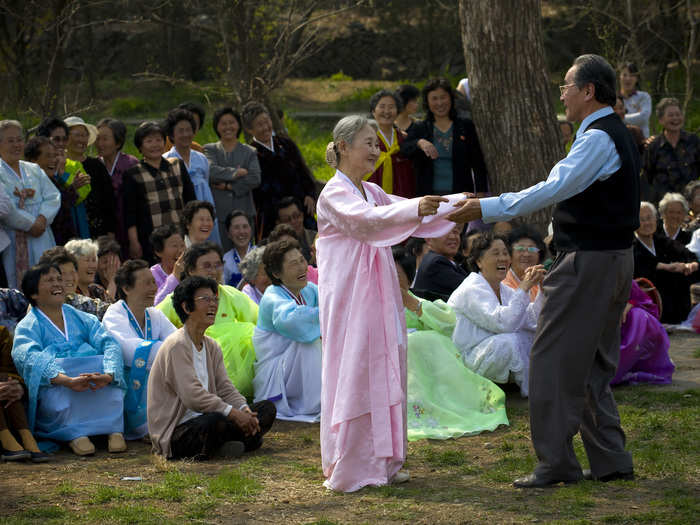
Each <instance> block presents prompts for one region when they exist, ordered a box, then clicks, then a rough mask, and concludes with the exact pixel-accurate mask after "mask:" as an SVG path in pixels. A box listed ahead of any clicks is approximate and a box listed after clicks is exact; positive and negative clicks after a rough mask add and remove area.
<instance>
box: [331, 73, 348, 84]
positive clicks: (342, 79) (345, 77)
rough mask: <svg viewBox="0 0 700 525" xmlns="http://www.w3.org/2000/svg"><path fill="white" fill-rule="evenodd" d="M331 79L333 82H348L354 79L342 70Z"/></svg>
mask: <svg viewBox="0 0 700 525" xmlns="http://www.w3.org/2000/svg"><path fill="white" fill-rule="evenodd" d="M329 80H330V81H331V82H348V81H350V80H352V77H351V76H350V75H346V74H345V73H343V72H342V71H338V72H337V73H335V74H333V75H331V76H330V77H329Z"/></svg>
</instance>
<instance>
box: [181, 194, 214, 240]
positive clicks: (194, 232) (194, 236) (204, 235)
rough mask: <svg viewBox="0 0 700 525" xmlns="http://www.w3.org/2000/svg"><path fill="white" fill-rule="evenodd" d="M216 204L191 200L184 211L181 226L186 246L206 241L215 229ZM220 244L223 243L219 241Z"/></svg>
mask: <svg viewBox="0 0 700 525" xmlns="http://www.w3.org/2000/svg"><path fill="white" fill-rule="evenodd" d="M215 217H216V216H215V215H214V206H212V205H211V203H209V202H207V201H190V202H188V203H187V206H185V210H184V211H183V212H182V220H181V222H180V226H181V228H182V234H183V235H184V236H185V246H186V247H187V248H189V247H190V246H192V245H193V244H197V243H200V242H204V241H206V240H207V239H208V238H209V237H210V235H211V232H212V231H213V230H214V228H215V226H214V220H215ZM216 244H218V245H219V246H221V243H219V242H217V243H216Z"/></svg>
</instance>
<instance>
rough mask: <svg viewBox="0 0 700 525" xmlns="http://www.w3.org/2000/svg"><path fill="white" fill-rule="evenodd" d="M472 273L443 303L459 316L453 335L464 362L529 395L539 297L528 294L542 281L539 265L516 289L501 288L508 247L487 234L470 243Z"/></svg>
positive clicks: (506, 270) (541, 268)
mask: <svg viewBox="0 0 700 525" xmlns="http://www.w3.org/2000/svg"><path fill="white" fill-rule="evenodd" d="M470 257H471V259H472V263H473V264H474V265H475V266H476V268H475V269H478V272H472V273H470V274H469V276H468V277H467V278H466V279H465V280H464V281H463V282H462V284H460V285H459V288H457V289H456V290H455V291H454V292H453V293H452V295H451V296H450V300H449V301H448V302H447V304H448V305H450V306H451V307H452V309H453V310H454V312H455V314H456V316H457V325H456V326H455V330H454V333H453V334H452V341H453V342H454V343H455V345H456V346H457V348H458V349H459V351H460V353H461V354H462V359H463V360H464V364H465V365H466V366H467V368H469V369H470V370H472V371H474V372H476V373H477V374H479V375H482V376H484V377H486V378H487V379H490V380H491V381H494V382H496V383H508V382H509V380H510V379H512V380H513V381H514V382H515V383H516V384H517V385H518V386H519V387H520V392H521V394H522V395H523V396H527V395H528V372H529V362H530V347H531V346H532V340H533V337H534V335H535V327H536V325H537V316H538V315H539V311H540V308H541V307H542V296H541V294H539V295H538V297H537V299H535V301H534V302H532V303H531V302H530V296H529V292H530V289H531V288H532V287H533V286H536V285H538V284H540V282H541V281H542V278H543V277H544V268H543V267H542V266H541V265H539V264H538V265H534V266H530V267H529V268H527V269H526V270H525V273H524V274H523V277H522V279H520V284H519V285H518V288H517V289H516V290H513V289H512V288H510V287H509V286H508V285H506V284H504V283H503V282H501V281H503V279H505V277H506V274H507V272H508V268H509V266H510V254H509V253H508V248H507V247H506V243H505V242H504V241H503V239H502V238H500V237H494V236H493V235H492V234H490V233H484V234H481V236H480V237H477V238H476V239H475V240H474V243H473V244H472V250H471V254H470Z"/></svg>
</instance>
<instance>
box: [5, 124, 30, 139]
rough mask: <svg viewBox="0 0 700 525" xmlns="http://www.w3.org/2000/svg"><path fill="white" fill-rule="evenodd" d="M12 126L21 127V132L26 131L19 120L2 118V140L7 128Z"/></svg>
mask: <svg viewBox="0 0 700 525" xmlns="http://www.w3.org/2000/svg"><path fill="white" fill-rule="evenodd" d="M10 128H19V132H20V133H22V132H23V131H24V129H23V128H22V124H21V123H20V122H19V120H0V140H2V138H3V136H4V135H5V130H6V129H10Z"/></svg>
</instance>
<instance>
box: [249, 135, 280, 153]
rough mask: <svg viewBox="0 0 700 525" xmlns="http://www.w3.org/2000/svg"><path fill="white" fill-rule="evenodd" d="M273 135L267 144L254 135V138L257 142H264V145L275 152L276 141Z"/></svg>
mask: <svg viewBox="0 0 700 525" xmlns="http://www.w3.org/2000/svg"><path fill="white" fill-rule="evenodd" d="M273 137H274V135H273V136H272V137H270V143H269V144H265V143H264V142H260V141H259V140H258V139H256V138H255V137H253V140H254V141H255V142H257V143H258V144H262V145H263V146H265V147H266V148H267V149H269V150H270V151H271V152H273V153H274V152H275V141H274V140H272V138H273Z"/></svg>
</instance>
